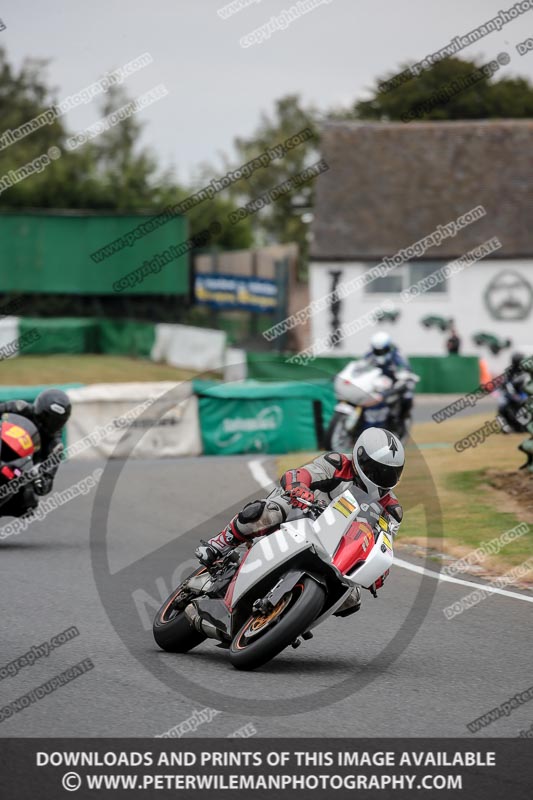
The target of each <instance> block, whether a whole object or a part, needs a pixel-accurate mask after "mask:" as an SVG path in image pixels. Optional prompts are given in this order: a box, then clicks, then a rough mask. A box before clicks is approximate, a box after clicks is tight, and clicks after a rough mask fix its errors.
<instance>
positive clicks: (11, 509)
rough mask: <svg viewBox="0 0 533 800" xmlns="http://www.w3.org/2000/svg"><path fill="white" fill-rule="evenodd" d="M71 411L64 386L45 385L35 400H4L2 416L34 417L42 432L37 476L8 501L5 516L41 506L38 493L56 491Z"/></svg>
mask: <svg viewBox="0 0 533 800" xmlns="http://www.w3.org/2000/svg"><path fill="white" fill-rule="evenodd" d="M71 411H72V405H71V402H70V399H69V397H68V395H67V394H65V392H63V391H61V389H45V391H44V392H41V393H40V394H39V395H37V397H36V398H35V400H34V401H33V403H27V402H26V401H25V400H9V401H7V402H5V403H0V417H2V416H3V415H4V414H20V416H21V417H26V419H29V420H31V422H33V423H34V425H35V426H36V427H37V429H38V431H39V433H40V435H41V448H40V450H39V451H38V452H36V453H35V454H34V457H33V458H34V463H35V468H34V475H35V478H34V480H33V481H32V483H29V484H27V485H26V486H23V487H22V488H21V489H20V490H19V491H18V492H17V494H15V495H14V496H13V497H12V498H11V499H10V500H8V501H7V502H6V503H4V505H3V506H2V516H4V515H5V516H11V517H21V516H22V515H23V514H25V513H26V512H27V511H31V510H32V509H34V508H36V507H37V505H38V500H37V498H36V497H35V495H45V494H48V493H49V492H51V491H52V486H53V483H54V478H55V476H56V473H57V470H58V469H59V463H60V461H61V456H62V453H63V449H64V448H63V442H62V441H61V434H62V431H63V428H64V427H65V425H66V423H67V421H68V418H69V417H70V414H71Z"/></svg>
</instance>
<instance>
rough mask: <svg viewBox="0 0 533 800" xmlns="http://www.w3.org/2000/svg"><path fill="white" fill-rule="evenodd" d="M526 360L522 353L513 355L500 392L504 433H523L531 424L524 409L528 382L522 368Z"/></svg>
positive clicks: (499, 411)
mask: <svg viewBox="0 0 533 800" xmlns="http://www.w3.org/2000/svg"><path fill="white" fill-rule="evenodd" d="M524 358H525V356H524V355H523V354H522V353H513V355H512V356H511V364H510V365H509V367H507V370H506V381H505V383H504V384H503V385H502V387H501V389H500V392H499V401H498V413H499V416H500V420H501V422H502V429H503V431H504V433H511V432H512V431H522V430H524V428H525V425H527V423H528V422H529V419H528V416H529V415H528V414H527V412H526V409H525V408H524V409H523V405H524V401H525V400H526V399H527V394H526V392H525V391H524V388H525V385H526V383H527V381H528V377H527V374H526V373H525V372H524V368H523V366H522V362H523V361H524ZM522 420H523V421H522Z"/></svg>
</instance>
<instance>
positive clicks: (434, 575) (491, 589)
mask: <svg viewBox="0 0 533 800" xmlns="http://www.w3.org/2000/svg"><path fill="white" fill-rule="evenodd" d="M394 563H395V564H397V565H398V566H399V567H403V568H404V569H409V570H411V572H418V574H419V575H428V577H430V578H435V580H437V581H445V582H446V583H459V584H460V585H461V586H470V587H472V588H473V589H483V591H484V592H492V594H501V595H502V596H503V597H513V598H514V599H515V600H525V601H526V603H533V597H529V596H528V595H527V594H518V593H517V592H509V591H508V590H507V589H498V588H497V587H496V586H491V585H490V584H489V583H474V582H473V581H465V580H463V579H462V578H452V576H451V575H444V574H443V573H442V572H434V571H433V570H431V569H426V568H425V567H419V566H418V565H417V564H410V563H409V561H404V560H403V559H402V558H397V557H396V556H394Z"/></svg>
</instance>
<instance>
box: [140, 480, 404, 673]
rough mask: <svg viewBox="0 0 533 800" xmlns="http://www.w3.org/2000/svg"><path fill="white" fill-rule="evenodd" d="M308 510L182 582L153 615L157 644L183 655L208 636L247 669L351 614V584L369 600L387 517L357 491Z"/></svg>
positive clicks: (386, 556)
mask: <svg viewBox="0 0 533 800" xmlns="http://www.w3.org/2000/svg"><path fill="white" fill-rule="evenodd" d="M307 505H308V507H307V508H306V510H305V511H303V510H300V509H294V510H291V512H290V514H289V516H288V518H287V521H286V522H284V523H283V524H282V525H281V526H280V528H279V529H278V530H277V531H274V532H273V533H270V534H269V535H267V536H263V537H260V538H257V539H256V540H255V541H254V542H253V544H252V545H251V546H248V547H246V546H245V545H243V546H241V547H239V548H238V549H236V550H234V551H232V552H231V553H230V554H229V555H227V556H225V557H224V558H221V559H220V560H219V561H217V562H215V564H214V565H213V566H211V567H210V569H209V570H208V569H207V568H206V567H199V568H198V569H197V570H195V571H194V572H193V573H192V574H191V575H190V576H189V577H188V578H187V579H186V580H185V581H183V583H182V584H181V585H180V586H178V588H177V589H175V590H174V591H173V592H172V594H171V595H170V597H169V598H168V599H167V600H166V602H165V603H164V604H163V605H162V607H161V608H160V610H159V611H158V613H157V614H156V617H155V620H154V628H153V632H154V638H155V640H156V642H157V644H158V645H159V646H160V647H161V648H162V649H163V650H166V651H168V652H173V653H186V652H188V651H189V650H191V649H192V648H193V647H196V646H197V645H199V644H201V642H203V641H204V640H205V639H206V638H211V639H213V640H215V641H216V642H217V643H218V644H219V645H220V644H221V645H222V646H224V647H226V648H228V650H229V657H230V661H231V663H232V664H233V666H234V667H236V668H237V669H255V668H256V667H260V666H261V665H263V664H266V663H267V662H268V661H270V660H271V659H272V658H274V657H275V656H276V655H278V653H281V651H282V650H284V649H285V648H286V647H288V646H289V645H292V646H293V647H298V646H299V644H301V639H311V638H312V636H313V634H312V632H311V631H312V629H313V628H315V627H316V626H317V625H320V624H321V623H323V622H325V620H327V618H328V617H329V616H330V615H332V614H334V613H338V615H339V616H344V615H346V614H347V613H350V605H351V598H353V596H354V593H355V594H356V595H357V587H364V588H366V589H369V590H370V591H371V592H372V593H373V594H374V596H375V595H376V587H375V584H376V581H377V580H378V578H380V577H381V576H383V575H384V574H385V573H387V571H388V570H389V569H390V567H391V565H392V561H393V549H392V540H393V537H392V534H391V533H390V531H389V522H388V519H387V514H386V512H385V511H384V510H383V508H382V507H381V506H380V505H378V504H377V503H372V502H371V501H370V498H369V497H368V495H367V494H366V493H365V492H363V491H361V489H359V488H357V487H356V486H355V485H353V486H352V487H351V488H350V489H349V490H346V491H344V492H343V493H342V494H341V495H339V496H338V497H336V498H335V499H334V500H332V501H331V503H330V504H329V505H327V506H324V505H322V504H320V503H309V504H307ZM352 607H353V604H352Z"/></svg>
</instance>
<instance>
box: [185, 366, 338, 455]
mask: <svg viewBox="0 0 533 800" xmlns="http://www.w3.org/2000/svg"><path fill="white" fill-rule="evenodd" d="M193 389H194V391H195V393H196V394H197V395H198V397H199V409H200V427H201V431H202V439H203V445H204V453H205V454H206V455H236V454H239V453H240V454H242V453H289V452H292V451H295V450H316V449H319V448H320V446H321V442H322V437H323V430H324V427H325V425H327V423H328V421H329V419H330V418H331V415H332V413H333V407H334V404H335V398H334V395H333V389H332V386H331V383H330V382H329V381H325V382H322V383H321V382H318V381H317V382H315V383H302V382H298V383H268V384H267V383H258V382H256V381H244V382H242V383H229V384H228V383H222V384H215V383H214V382H210V381H198V380H197V381H193Z"/></svg>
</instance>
